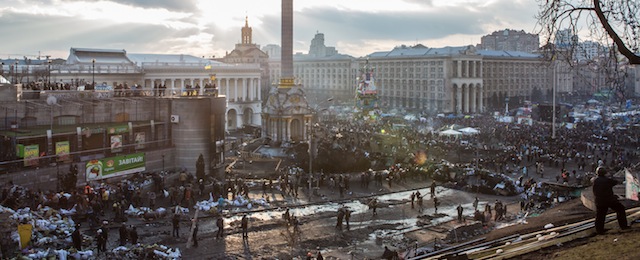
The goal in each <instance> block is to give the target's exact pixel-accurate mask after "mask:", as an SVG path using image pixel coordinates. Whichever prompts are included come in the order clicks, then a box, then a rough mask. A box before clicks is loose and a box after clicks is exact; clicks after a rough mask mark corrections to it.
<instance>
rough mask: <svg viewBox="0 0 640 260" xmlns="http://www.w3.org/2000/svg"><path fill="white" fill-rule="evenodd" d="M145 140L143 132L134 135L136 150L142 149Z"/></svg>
mask: <svg viewBox="0 0 640 260" xmlns="http://www.w3.org/2000/svg"><path fill="white" fill-rule="evenodd" d="M146 139H147V138H146V135H145V133H144V132H140V133H136V137H135V142H136V149H144V143H145V142H146V141H147V140H146Z"/></svg>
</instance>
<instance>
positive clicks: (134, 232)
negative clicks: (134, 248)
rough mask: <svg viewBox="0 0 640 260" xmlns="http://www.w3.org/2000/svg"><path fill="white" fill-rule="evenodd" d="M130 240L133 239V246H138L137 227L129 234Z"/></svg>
mask: <svg viewBox="0 0 640 260" xmlns="http://www.w3.org/2000/svg"><path fill="white" fill-rule="evenodd" d="M129 238H131V244H134V245H135V244H137V243H138V230H136V227H132V228H131V231H130V232H129Z"/></svg>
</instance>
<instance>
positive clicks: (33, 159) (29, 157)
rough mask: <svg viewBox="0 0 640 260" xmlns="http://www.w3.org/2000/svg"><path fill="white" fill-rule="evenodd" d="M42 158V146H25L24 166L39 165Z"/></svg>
mask: <svg viewBox="0 0 640 260" xmlns="http://www.w3.org/2000/svg"><path fill="white" fill-rule="evenodd" d="M39 157H40V146H39V145H37V144H33V145H25V146H24V166H36V165H38V158H39Z"/></svg>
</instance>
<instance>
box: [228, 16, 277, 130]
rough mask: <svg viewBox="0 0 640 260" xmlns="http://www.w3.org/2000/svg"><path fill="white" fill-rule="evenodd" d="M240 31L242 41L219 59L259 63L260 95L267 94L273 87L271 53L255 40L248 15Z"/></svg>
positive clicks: (229, 62) (237, 62)
mask: <svg viewBox="0 0 640 260" xmlns="http://www.w3.org/2000/svg"><path fill="white" fill-rule="evenodd" d="M240 31H241V42H240V43H238V44H236V46H235V49H233V50H232V51H231V52H230V53H227V54H226V55H225V56H224V58H222V59H219V61H222V62H224V63H226V64H258V66H259V67H260V85H259V88H260V92H261V94H260V96H266V95H267V93H268V92H269V88H270V87H271V82H270V81H269V55H268V54H267V53H266V52H264V51H262V50H260V45H258V44H255V43H254V42H253V29H252V28H251V27H249V18H248V17H247V18H245V24H244V27H242V29H241V30H240ZM260 101H262V100H260ZM256 112H258V111H256ZM257 125H260V124H257Z"/></svg>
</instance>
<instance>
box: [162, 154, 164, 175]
mask: <svg viewBox="0 0 640 260" xmlns="http://www.w3.org/2000/svg"><path fill="white" fill-rule="evenodd" d="M162 172H164V154H162Z"/></svg>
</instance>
